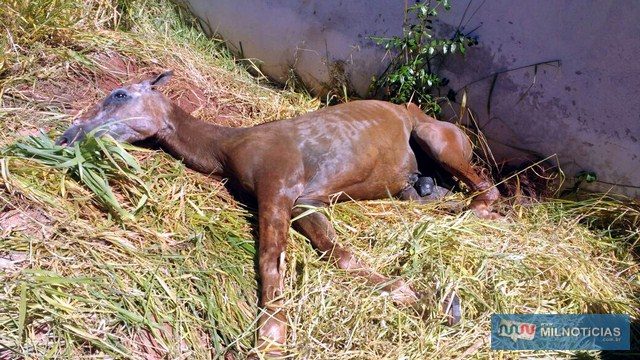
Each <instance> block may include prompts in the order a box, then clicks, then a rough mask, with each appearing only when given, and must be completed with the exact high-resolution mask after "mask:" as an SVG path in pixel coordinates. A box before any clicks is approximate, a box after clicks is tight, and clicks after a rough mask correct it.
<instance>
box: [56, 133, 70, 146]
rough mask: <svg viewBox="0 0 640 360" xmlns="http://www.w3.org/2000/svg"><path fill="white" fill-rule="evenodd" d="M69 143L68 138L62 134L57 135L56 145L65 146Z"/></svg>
mask: <svg viewBox="0 0 640 360" xmlns="http://www.w3.org/2000/svg"><path fill="white" fill-rule="evenodd" d="M67 144H69V139H67V138H66V137H65V136H64V135H62V136H60V137H58V139H57V140H56V145H60V146H67Z"/></svg>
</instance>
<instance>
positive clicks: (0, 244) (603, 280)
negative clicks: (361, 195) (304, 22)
mask: <svg viewBox="0 0 640 360" xmlns="http://www.w3.org/2000/svg"><path fill="white" fill-rule="evenodd" d="M30 3H31V5H29V6H27V5H25V4H26V2H20V1H5V2H3V3H2V4H1V5H0V12H2V13H0V19H1V20H0V21H2V22H3V24H2V25H3V26H4V27H5V28H6V29H7V34H8V36H7V37H6V38H5V39H3V41H4V42H3V43H2V46H3V47H4V48H5V49H6V50H5V52H4V54H3V55H2V56H3V58H2V59H1V60H0V64H1V65H0V94H1V95H2V99H1V101H2V107H1V108H0V133H1V134H2V135H3V136H2V140H1V143H2V144H1V145H6V144H10V143H13V142H15V141H16V140H18V139H19V138H21V137H22V136H24V135H27V134H32V133H34V131H36V130H37V129H40V128H43V129H46V130H48V131H51V133H52V134H56V133H59V132H60V131H61V130H62V129H64V128H65V127H66V126H68V124H69V123H70V122H71V121H73V120H74V119H76V118H78V117H81V116H82V114H84V113H86V112H87V111H89V110H90V106H91V104H93V103H94V102H95V101H97V100H98V99H99V98H101V97H102V96H103V95H104V92H105V91H108V87H109V85H114V83H118V82H125V81H130V80H131V79H132V78H136V77H139V76H142V75H143V74H147V73H151V72H154V71H158V70H161V69H166V68H172V69H174V70H175V71H176V74H177V79H176V80H177V81H176V83H175V84H174V85H172V86H173V87H170V88H169V89H168V90H167V91H168V92H169V93H170V94H171V96H172V97H174V98H175V99H181V98H183V97H185V98H188V99H191V100H193V99H194V98H196V100H195V103H196V105H195V107H194V109H193V111H194V114H195V115H196V116H199V117H201V118H203V119H205V120H209V121H217V122H221V123H225V124H228V125H233V126H249V125H252V124H256V123H261V122H265V121H272V120H276V119H280V118H285V117H289V116H293V115H295V114H299V113H303V112H306V111H309V110H313V109H315V108H317V107H318V106H320V104H319V101H318V100H317V99H313V98H311V97H309V96H308V95H306V94H300V93H295V92H292V91H284V90H280V89H277V88H275V87H273V86H271V85H270V84H268V83H266V82H265V81H264V80H263V79H255V78H253V77H251V76H249V75H248V74H247V72H246V71H245V70H244V69H243V68H242V67H239V66H237V65H236V63H235V61H234V59H233V57H232V56H231V55H229V54H228V53H227V52H226V51H225V50H224V48H223V47H222V46H221V44H220V42H219V41H216V40H210V39H207V38H206V37H204V35H202V33H201V32H200V31H199V29H198V27H197V24H196V23H194V22H193V20H192V19H191V18H189V17H188V15H187V14H186V13H184V11H183V10H181V9H180V8H179V7H177V6H175V5H173V4H171V3H169V2H167V1H163V0H149V1H120V2H118V4H119V5H118V6H114V5H113V4H114V3H113V2H111V1H101V0H92V1H85V2H74V1H70V0H66V1H65V0H62V1H45V0H39V1H33V2H30ZM41 9H45V10H47V11H43V10H41ZM168 50H170V51H168ZM105 79H109V82H107V83H105ZM192 88H197V89H200V91H197V92H195V93H189V89H192ZM198 98H201V99H198ZM131 152H132V154H133V155H134V156H135V157H136V159H137V160H138V161H139V163H140V165H141V169H142V171H141V173H140V174H139V175H138V176H139V177H140V179H142V181H144V182H145V183H146V184H147V186H148V188H149V191H148V193H149V199H148V201H147V205H146V206H145V207H144V208H143V209H142V210H141V211H140V212H139V213H137V214H136V216H135V218H134V219H132V220H125V221H121V220H120V219H118V218H114V217H112V216H111V215H110V213H109V212H108V211H105V210H104V209H103V208H102V207H101V206H100V204H99V202H97V201H96V196H95V194H94V193H92V192H90V191H89V190H87V188H85V187H84V186H83V185H82V184H81V183H80V182H78V181H77V180H76V179H74V178H73V177H71V176H69V174H66V173H64V172H62V171H60V170H56V169H53V168H50V167H47V166H44V165H42V164H40V163H38V162H35V161H32V160H29V159H24V158H17V157H11V156H6V157H3V158H2V159H0V175H1V177H0V236H1V240H0V284H2V287H1V288H0V358H3V359H4V358H7V359H13V358H16V359H17V358H29V359H31V358H33V359H40V358H69V359H78V358H105V359H107V358H134V359H148V358H171V359H209V358H219V357H223V356H225V355H228V354H234V355H236V356H237V357H239V358H243V357H244V356H245V355H246V354H247V353H248V351H250V350H251V347H252V345H253V336H254V335H253V334H254V327H255V320H256V315H257V311H258V309H257V306H256V290H257V289H256V286H257V285H256V275H255V272H254V255H255V254H254V252H255V246H254V241H255V236H254V234H253V233H252V230H251V229H252V224H253V223H254V222H255V220H254V219H255V218H254V216H255V213H254V212H253V210H251V209H247V208H245V207H243V206H241V205H240V204H238V203H237V202H236V201H235V200H234V199H232V198H231V197H230V196H229V195H228V193H227V192H226V191H225V190H224V187H223V186H222V184H220V183H218V182H216V181H213V180H211V179H208V178H207V177H206V176H204V175H201V174H197V173H195V172H192V171H190V170H188V169H185V167H184V166H183V165H182V164H181V163H180V162H178V161H176V160H174V159H172V158H170V157H169V156H168V155H166V154H163V153H161V152H157V151H149V150H143V149H134V150H131ZM118 185H119V183H118V182H117V181H116V182H115V183H114V188H115V189H116V190H117V188H118ZM116 196H119V200H120V201H121V202H122V204H124V206H125V207H127V208H128V209H129V210H132V208H133V207H134V206H135V201H134V200H135V199H129V198H128V196H129V195H128V193H127V192H126V191H116ZM458 196H460V195H458ZM328 213H329V215H330V217H331V220H332V222H333V224H334V226H335V227H336V229H337V232H338V234H339V241H340V242H341V243H343V244H345V245H348V246H349V247H351V248H353V249H355V251H356V253H357V254H358V256H360V257H361V258H363V259H364V260H366V261H367V262H369V264H371V265H372V266H373V267H374V268H375V269H377V270H378V271H380V272H382V273H384V274H388V275H400V276H403V277H404V278H406V279H409V280H410V282H411V283H412V284H413V285H414V286H415V287H416V288H417V289H418V290H420V291H434V290H435V289H444V288H446V289H455V290H456V291H457V292H458V293H459V294H460V296H461V298H462V299H463V307H464V309H463V310H464V320H463V321H462V322H461V323H460V324H459V325H456V326H454V327H446V326H443V324H442V321H441V320H442V319H440V318H439V317H438V314H437V313H436V312H435V311H433V313H432V314H431V316H430V317H429V318H428V319H427V320H426V321H425V320H422V319H421V318H420V317H419V316H418V315H417V314H415V313H414V312H412V311H410V310H409V309H403V308H400V307H398V306H396V305H394V304H393V303H392V302H391V301H390V299H389V298H388V296H385V294H383V293H381V292H380V291H378V290H377V289H373V288H371V287H370V286H367V285H365V284H363V283H362V282H361V281H359V280H358V279H354V278H353V277H350V276H348V275H347V274H346V273H345V272H343V271H341V270H338V269H336V268H334V267H333V266H331V265H329V264H327V263H326V262H323V261H321V260H319V259H318V256H317V254H316V253H315V251H313V249H312V248H311V246H310V245H309V244H308V242H307V241H306V240H305V239H304V238H303V237H301V236H300V235H299V234H296V233H295V232H293V231H292V232H291V236H290V242H289V245H288V254H289V256H288V259H289V262H288V268H287V277H286V279H287V280H286V299H287V301H286V304H285V306H286V307H287V309H288V310H289V311H288V317H289V323H290V326H291V331H290V336H289V340H288V345H289V347H290V349H289V350H290V353H291V355H292V357H294V358H308V359H382V358H387V359H426V358H442V359H457V358H496V359H503V358H519V357H525V358H528V357H572V356H574V355H576V354H575V353H572V352H520V353H513V352H494V351H491V350H490V344H489V340H488V338H489V330H490V325H489V318H490V315H491V314H492V313H496V312H518V313H585V312H588V313H627V314H630V315H631V316H632V317H633V318H634V319H637V318H638V315H639V311H638V294H639V293H640V292H639V286H640V284H639V282H638V267H637V261H636V259H635V258H634V257H633V254H634V251H635V249H637V241H638V239H640V233H639V232H638V219H639V214H640V211H639V210H638V204H637V202H636V203H634V202H633V201H629V200H626V201H619V199H613V198H611V197H600V198H599V197H592V198H589V199H583V200H580V201H578V200H573V201H570V200H549V201H546V202H542V203H537V202H533V203H531V204H528V205H515V206H513V207H512V208H511V210H510V211H509V214H508V216H507V219H506V220H504V221H495V222H488V221H482V220H478V219H476V218H474V217H473V216H472V215H471V214H470V213H467V212H464V213H460V214H449V213H447V212H446V211H444V209H443V205H442V204H439V203H434V204H432V205H416V204H411V203H402V202H398V201H395V200H391V199H389V200H383V201H371V202H357V203H356V202H351V203H345V204H339V205H335V206H332V207H330V209H329V210H328ZM582 355H584V356H585V357H587V358H591V357H593V358H597V357H599V354H598V353H595V352H591V353H586V354H582Z"/></svg>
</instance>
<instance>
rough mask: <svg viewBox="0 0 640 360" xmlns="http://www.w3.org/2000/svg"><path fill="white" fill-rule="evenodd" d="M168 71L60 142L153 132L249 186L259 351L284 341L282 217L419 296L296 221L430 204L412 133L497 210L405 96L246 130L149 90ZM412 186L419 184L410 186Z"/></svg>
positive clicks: (189, 160) (188, 160)
mask: <svg viewBox="0 0 640 360" xmlns="http://www.w3.org/2000/svg"><path fill="white" fill-rule="evenodd" d="M171 75H172V72H166V73H163V74H161V75H159V76H158V77H156V78H154V79H150V80H146V81H143V82H141V83H138V84H134V85H130V86H127V87H123V88H119V89H116V90H114V91H113V92H112V93H111V94H110V95H109V96H108V97H107V98H106V99H105V100H104V101H103V102H102V104H99V105H98V108H97V113H96V115H95V116H94V117H93V118H91V119H89V120H88V121H86V122H84V123H81V124H78V125H75V126H71V127H70V128H69V129H67V130H66V131H65V132H64V134H63V135H62V136H61V137H60V138H59V139H58V143H59V144H72V143H73V142H75V141H78V140H80V139H82V138H83V137H84V136H85V134H86V133H89V132H90V131H92V130H93V129H96V128H99V131H98V132H97V134H105V133H106V134H109V135H111V136H112V137H113V138H114V139H116V140H117V141H122V142H137V141H143V140H149V139H153V140H155V141H157V143H158V144H159V145H160V146H161V147H162V148H163V149H164V150H165V151H167V152H169V153H170V154H171V155H173V156H174V157H176V158H178V159H180V160H182V161H183V162H184V163H185V164H186V165H187V166H189V167H190V168H192V169H194V170H197V171H199V172H202V173H205V174H208V175H211V176H213V177H215V178H218V179H221V178H228V179H229V185H230V186H231V187H232V188H234V189H236V190H238V191H241V192H243V193H246V194H250V195H251V196H252V197H253V198H254V199H255V200H256V201H257V205H258V218H259V219H258V228H259V252H258V275H259V277H260V280H261V291H260V295H261V296H260V307H261V308H262V312H261V315H260V318H259V321H258V340H257V349H258V351H260V352H263V353H267V354H278V353H280V352H281V350H282V348H283V346H284V344H285V341H286V330H287V324H286V317H285V314H284V310H283V308H282V304H283V296H282V292H283V283H284V270H285V248H286V243H287V237H288V233H289V225H290V221H291V219H293V218H296V220H295V221H294V223H293V226H294V227H295V228H296V229H297V230H298V231H299V232H300V233H302V234H303V235H304V236H306V237H307V238H308V239H309V240H310V242H311V244H312V245H313V246H314V247H315V248H316V249H317V250H318V251H319V252H320V253H321V254H322V256H323V257H326V258H328V259H329V260H330V261H332V262H335V264H336V265H337V266H339V267H340V268H342V269H345V270H348V271H350V272H351V273H353V274H354V275H358V276H361V277H363V278H365V279H366V280H367V281H368V282H369V283H371V284H375V285H380V286H382V288H383V289H384V290H385V291H388V292H389V293H390V295H391V298H392V299H393V300H394V301H395V302H396V303H398V304H407V305H410V304H414V303H416V302H417V301H418V300H419V298H420V296H419V294H417V293H416V292H415V291H414V290H413V289H412V288H411V287H410V286H409V285H408V284H407V283H405V282H404V281H402V280H399V279H398V280H396V281H391V280H390V279H388V278H387V277H385V276H382V275H381V274H378V273H376V272H375V271H373V270H372V269H370V268H369V267H368V266H367V265H366V264H364V263H363V262H362V261H360V260H358V259H357V258H356V257H355V256H354V255H353V254H352V253H351V252H350V251H349V250H348V249H346V248H344V247H342V246H340V245H338V244H336V243H335V238H336V234H335V231H334V229H333V227H332V225H331V223H330V222H329V221H328V220H327V218H325V217H324V216H323V215H322V214H321V213H319V212H315V213H311V214H308V215H306V216H303V217H299V215H301V214H302V213H304V212H305V209H304V208H303V207H300V206H297V205H304V206H307V208H308V206H314V207H322V206H327V204H328V203H329V201H330V199H336V198H337V200H338V201H343V200H348V199H354V200H369V199H383V198H388V197H389V196H390V195H391V196H395V197H397V198H399V199H404V200H413V201H426V200H429V196H426V197H422V196H420V193H422V194H423V195H425V194H427V195H428V192H429V191H428V190H425V188H429V187H430V186H432V184H430V183H429V181H428V179H427V180H425V178H421V177H420V176H419V173H418V165H417V160H416V156H415V154H414V152H413V151H412V149H411V147H410V145H409V141H410V139H413V140H414V141H416V142H417V144H418V145H419V146H420V147H421V148H422V150H424V152H425V153H426V154H427V155H428V156H430V157H431V158H432V159H433V160H435V161H436V162H438V163H439V164H441V165H442V167H443V168H444V169H445V170H447V171H448V172H450V173H451V174H452V175H454V176H455V177H457V178H458V179H459V180H461V181H463V182H464V183H465V184H466V185H467V186H468V187H469V188H470V189H471V191H473V192H474V193H476V196H475V197H474V198H473V200H472V202H471V204H470V206H469V208H470V209H471V210H472V211H473V212H474V213H475V214H476V215H477V216H479V217H481V218H497V217H499V215H498V214H496V213H494V212H493V211H492V209H491V205H492V203H493V202H494V201H495V200H497V199H498V197H499V193H498V191H497V190H496V188H495V187H494V186H493V184H492V183H491V182H490V181H488V180H485V179H483V178H482V177H481V176H479V175H478V174H477V173H476V172H475V171H474V169H473V167H472V166H471V155H472V148H471V144H470V142H469V140H468V138H467V137H466V136H465V135H464V133H463V132H462V131H461V130H460V129H458V128H457V127H456V126H455V125H453V124H450V123H447V122H442V121H438V120H436V119H434V118H432V117H429V116H427V115H425V114H424V113H423V112H422V111H421V110H420V109H419V108H418V107H417V106H415V105H413V104H408V105H395V104H391V103H388V102H382V101H375V100H362V101H353V102H349V103H346V104H341V105H336V106H331V107H328V108H324V109H322V110H318V111H314V112H310V113H307V114H304V115H301V116H298V117H296V118H293V119H288V120H282V121H275V122H270V123H266V124H262V125H258V126H254V127H249V128H229V127H223V126H217V125H214V124H210V123H206V122H203V121H200V120H197V119H195V118H194V117H192V116H190V115H189V114H187V113H186V112H185V111H183V110H182V109H181V108H179V107H178V106H177V105H175V104H173V103H172V102H171V101H170V100H169V99H168V98H167V97H166V96H164V95H163V94H162V93H160V92H158V91H156V90H155V88H156V86H159V85H162V84H164V83H166V82H167V81H168V80H169V79H170V77H171ZM416 189H418V190H416ZM448 301H449V306H447V307H446V312H447V314H448V316H449V319H450V322H457V321H458V320H459V319H460V306H459V299H458V298H457V296H455V294H453V295H452V296H449V297H448Z"/></svg>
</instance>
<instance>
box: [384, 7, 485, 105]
mask: <svg viewBox="0 0 640 360" xmlns="http://www.w3.org/2000/svg"><path fill="white" fill-rule="evenodd" d="M440 8H444V9H445V10H449V9H450V8H451V4H450V2H449V0H435V1H431V0H426V1H424V2H418V3H416V4H414V5H412V6H410V7H408V8H407V10H406V14H405V20H404V23H403V26H402V35H400V36H393V37H391V38H385V37H372V38H371V39H372V40H373V41H375V42H376V44H378V45H381V46H384V48H385V49H386V50H387V51H389V52H390V53H392V54H393V58H392V60H391V62H390V63H389V66H388V67H387V69H386V70H385V71H384V72H383V73H382V75H381V76H380V77H379V78H377V79H376V78H374V79H373V82H372V84H371V91H372V93H373V94H380V93H381V94H382V96H383V97H385V98H387V99H388V100H390V101H392V102H394V103H406V102H414V103H416V104H417V105H419V106H420V107H421V108H422V109H423V110H425V111H427V112H428V113H432V114H437V113H439V112H440V106H439V105H438V101H437V100H438V99H437V96H436V95H434V93H435V90H438V89H440V88H441V87H442V86H445V85H447V83H448V80H447V79H446V78H443V77H441V76H439V75H438V74H437V72H436V70H437V69H435V66H434V60H435V59H437V58H440V57H442V56H446V55H450V54H454V53H460V54H464V53H465V52H466V50H467V48H468V47H470V46H472V45H475V44H477V40H476V39H474V38H471V37H470V36H468V35H465V34H463V33H462V32H460V30H456V32H455V34H453V36H452V37H451V38H449V39H445V38H439V37H437V36H436V35H435V34H434V31H433V19H434V18H435V17H436V16H437V15H438V11H439V10H440Z"/></svg>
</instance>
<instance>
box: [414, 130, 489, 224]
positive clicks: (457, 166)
mask: <svg viewBox="0 0 640 360" xmlns="http://www.w3.org/2000/svg"><path fill="white" fill-rule="evenodd" d="M412 136H413V137H414V138H415V140H416V141H417V143H418V144H419V145H420V147H421V148H422V149H423V150H424V151H425V152H426V153H427V154H428V155H429V156H431V157H432V158H433V159H434V160H436V161H437V162H439V163H440V164H441V165H442V166H443V167H444V169H445V170H447V171H449V172H450V173H451V174H452V175H454V176H456V177H457V178H458V179H460V180H461V181H462V182H464V183H465V184H466V185H467V186H468V187H469V188H470V189H471V191H472V192H474V193H476V195H475V196H474V197H473V200H472V201H471V204H470V205H469V208H470V209H471V210H472V211H473V212H474V213H475V214H476V215H477V216H478V217H480V218H488V219H496V218H499V217H500V215H499V214H497V213H495V212H494V211H493V209H492V204H493V203H494V202H495V201H496V200H498V198H499V197H500V193H499V192H498V189H496V187H495V186H494V185H493V183H492V182H491V181H490V180H488V179H484V178H483V177H481V176H480V175H479V174H478V173H477V172H476V171H475V170H474V169H473V166H472V165H471V155H472V149H471V143H470V142H469V139H468V138H467V137H466V136H465V135H464V133H463V132H462V131H461V130H460V129H458V128H457V127H456V126H455V125H453V124H450V123H447V122H444V121H437V120H435V121H429V122H426V121H425V122H418V123H416V124H415V126H414V129H413V132H412Z"/></svg>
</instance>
